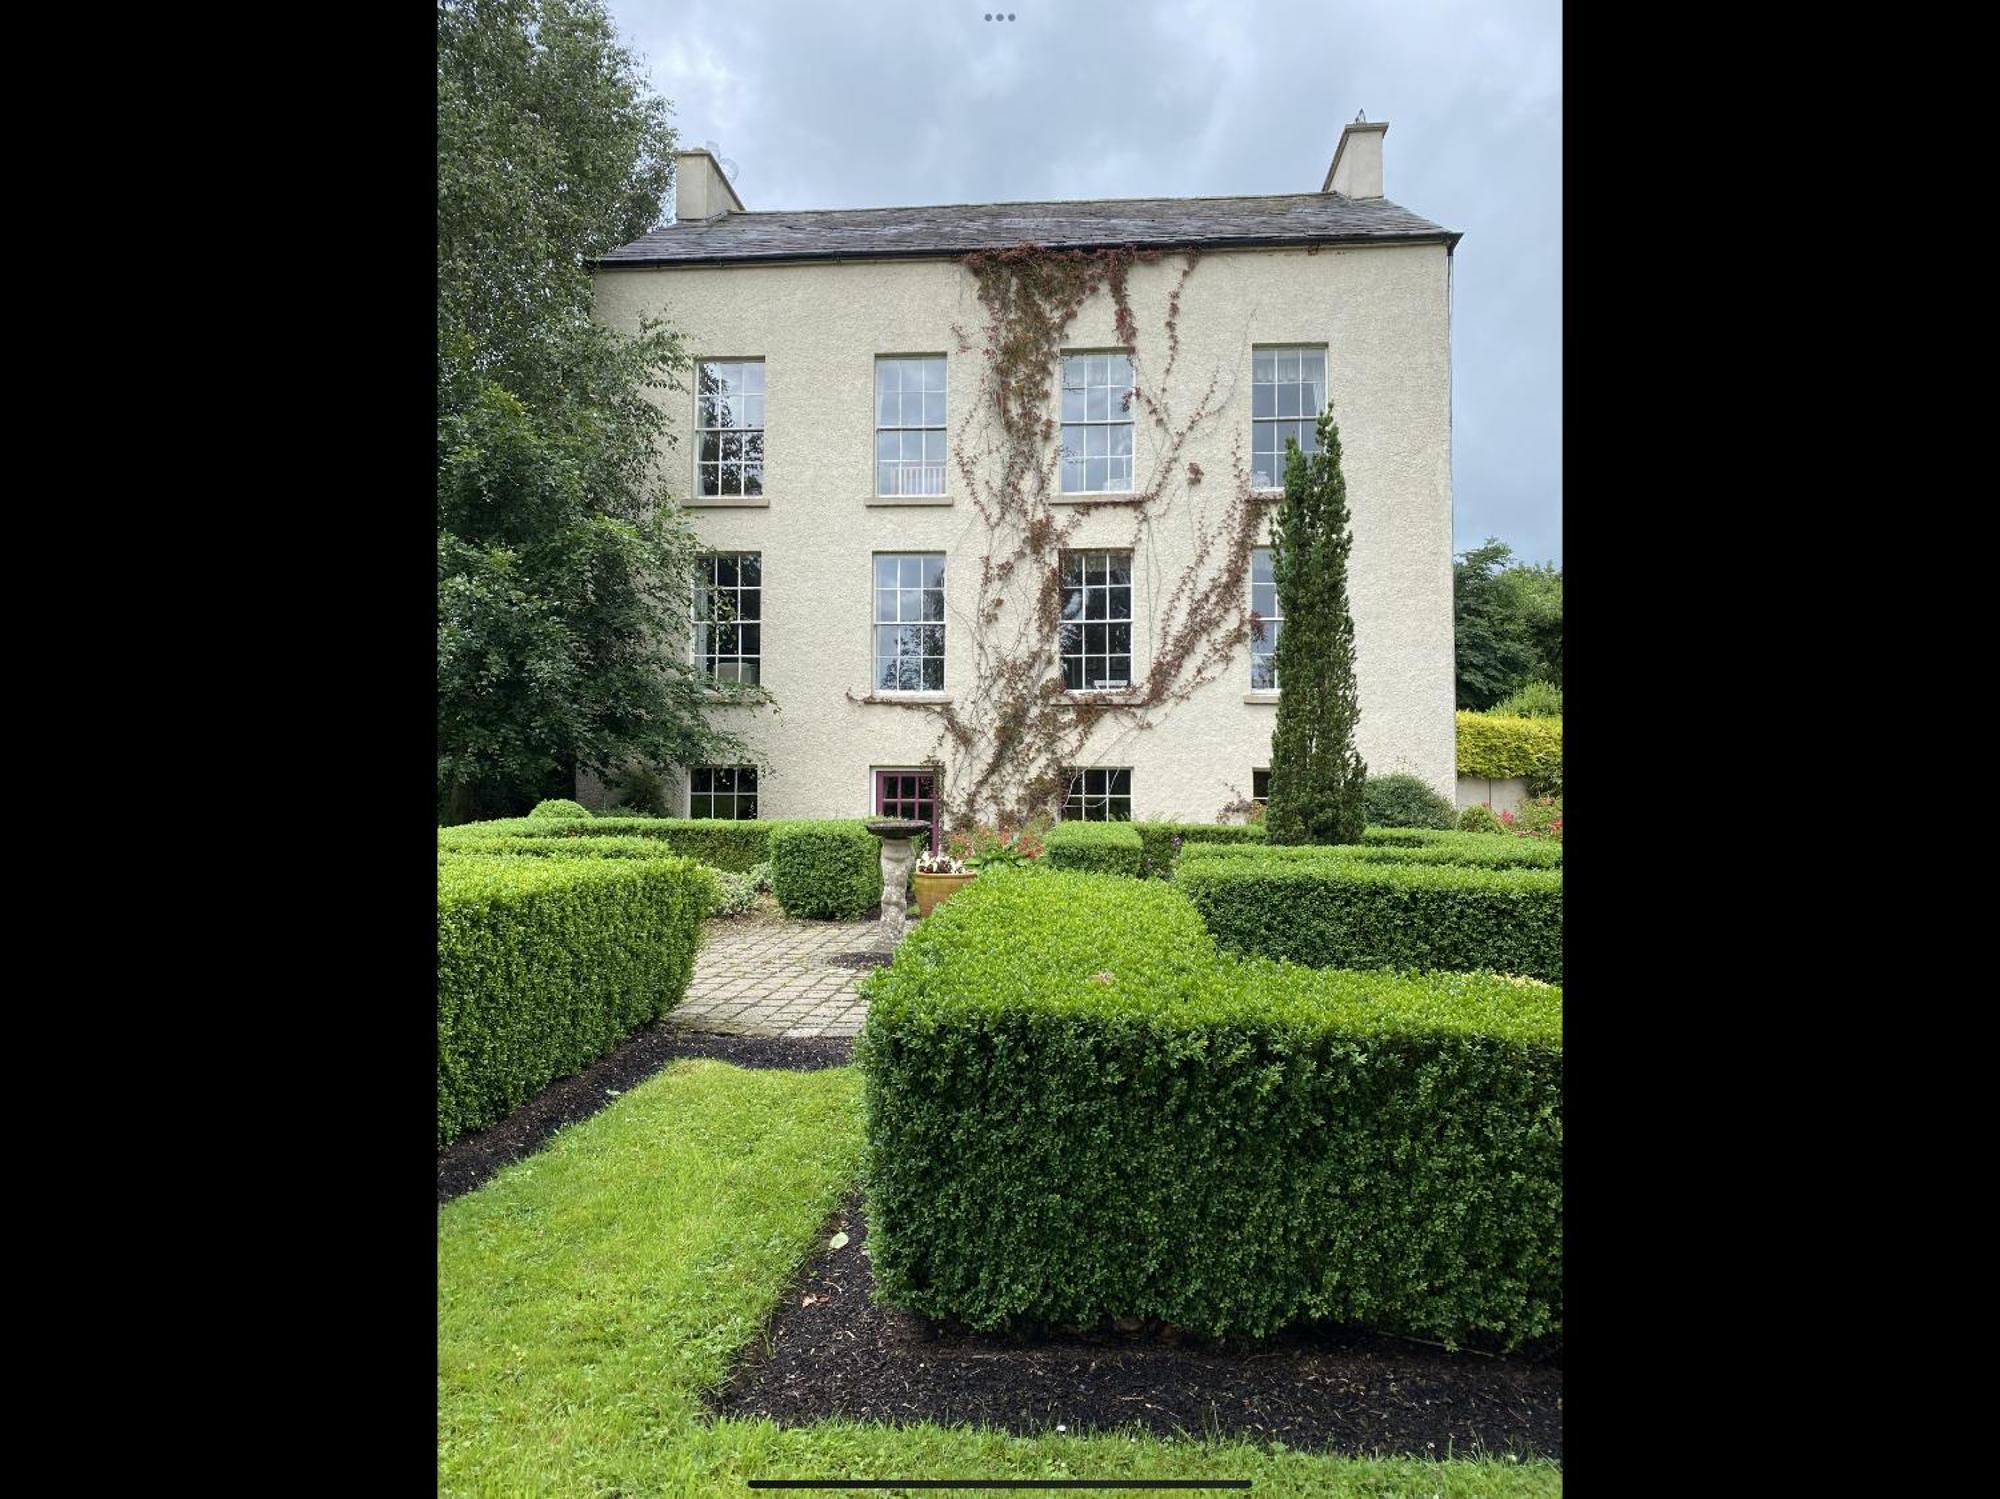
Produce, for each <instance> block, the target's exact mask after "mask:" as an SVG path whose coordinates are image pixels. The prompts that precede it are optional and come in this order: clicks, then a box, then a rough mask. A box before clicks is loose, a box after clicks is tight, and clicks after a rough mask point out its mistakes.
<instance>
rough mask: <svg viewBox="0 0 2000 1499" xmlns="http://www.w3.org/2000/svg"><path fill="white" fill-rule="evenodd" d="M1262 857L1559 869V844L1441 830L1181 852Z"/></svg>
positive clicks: (1202, 859) (1187, 859)
mask: <svg viewBox="0 0 2000 1499" xmlns="http://www.w3.org/2000/svg"><path fill="white" fill-rule="evenodd" d="M1237 858H1250V859H1266V860H1272V861H1277V862H1293V863H1297V862H1299V861H1301V860H1303V861H1306V862H1312V861H1315V860H1318V861H1324V860H1328V859H1347V860H1351V861H1358V862H1361V863H1364V864H1462V865H1466V866H1468V867H1470V868H1475V869H1560V868H1562V845H1561V844H1560V843H1549V842H1540V841H1536V840H1532V839H1527V838H1493V837H1489V836H1487V835H1485V834H1483V833H1445V834H1441V835H1439V836H1438V837H1437V838H1436V839H1435V840H1434V841H1432V842H1429V843H1388V844H1366V843H1363V844H1353V843H1347V844H1336V845H1333V846H1332V847H1321V846H1320V845H1318V844H1275V843H1274V844H1270V845H1268V846H1266V847H1262V848H1259V847H1255V846H1252V847H1241V846H1239V847H1235V848H1230V847H1225V846H1222V845H1218V844H1212V843H1197V844H1190V845H1189V846H1188V847H1187V848H1185V849H1183V850H1182V851H1181V867H1182V868H1184V869H1185V868H1187V867H1188V866H1189V865H1191V864H1195V863H1207V862H1209V861H1212V860H1215V859H1237Z"/></svg>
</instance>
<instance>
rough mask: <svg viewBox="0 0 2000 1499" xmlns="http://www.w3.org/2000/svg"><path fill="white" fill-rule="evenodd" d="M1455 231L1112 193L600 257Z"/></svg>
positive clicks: (763, 220) (800, 224) (1369, 201)
mask: <svg viewBox="0 0 2000 1499" xmlns="http://www.w3.org/2000/svg"><path fill="white" fill-rule="evenodd" d="M1459 238H1460V236H1459V235H1458V234H1456V233H1454V232H1452V231H1450V230H1448V229H1444V228H1442V227H1440V226H1439V225H1437V224H1433V223H1432V222H1431V221H1430V220H1429V219H1420V218H1418V217H1417V216H1416V215H1415V214H1413V213H1411V212H1410V211H1409V210H1408V209H1406V208H1400V207H1398V206H1397V205H1396V204H1394V203H1391V202H1389V201H1388V200H1387V199H1386V198H1347V197H1343V196H1341V195H1340V194H1339V193H1330V192H1329V193H1283V194H1279V195H1277V196H1273V197H1264V198H1117V199H1109V200H1105V201H1099V202H1078V203H956V204H949V205H946V206H943V207H936V208H827V209H813V210H808V211H799V212H782V211H781V212H776V213H729V214H720V215H717V216H716V217H714V218H710V219H702V220H699V221H697V222H694V223H687V224H673V225H670V226H668V227H667V228H665V229H656V230H654V231H653V232H652V233H651V234H647V235H643V236H641V237H640V238H638V239H635V240H633V241H632V243H631V244H629V245H621V246H620V247H619V248H618V249H616V250H613V251H611V252H609V253H608V254H606V255H604V256H603V257H602V258H601V259H600V260H599V261H598V264H599V265H604V266H648V265H704V264H716V263H722V262H733V261H770V260H835V259H841V260H845V259H852V258H863V259H865V258H874V257H897V256H905V257H908V256H925V255H964V254H967V253H968V252H970V251H973V250H1000V249H1006V248H1007V247H1009V246H1012V245H1018V244H1021V243H1023V242H1032V243H1035V244H1041V245H1049V246H1056V247H1062V248H1072V249H1097V248H1104V247H1107V246H1112V245H1138V246H1151V247H1156V248H1166V247H1169V246H1174V247H1181V246H1193V245H1199V246H1201V247H1202V248H1204V249H1229V248H1248V247H1250V246H1255V245H1332V244H1379V243H1385V242H1395V241H1419V242H1421V241H1429V242H1433V243H1442V244H1447V245H1455V244H1457V243H1458V240H1459Z"/></svg>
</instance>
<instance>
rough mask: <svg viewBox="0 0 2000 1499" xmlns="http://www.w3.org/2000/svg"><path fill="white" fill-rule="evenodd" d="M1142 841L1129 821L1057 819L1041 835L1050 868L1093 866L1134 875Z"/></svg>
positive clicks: (1106, 872)
mask: <svg viewBox="0 0 2000 1499" xmlns="http://www.w3.org/2000/svg"><path fill="white" fill-rule="evenodd" d="M1143 854H1144V844H1143V843H1142V842H1141V841H1140V837H1139V830H1138V829H1137V828H1135V827H1133V826H1132V824H1131V823H1129V822H1059V823H1057V824H1056V825H1055V826H1054V827H1052V828H1050V829H1049V830H1048V833H1047V834H1046V835H1045V836H1044V837H1043V839H1042V857H1043V859H1044V860H1046V861H1047V863H1048V866H1049V867H1050V868H1051V869H1092V870H1096V871H1098V872H1099V873H1100V874H1123V875H1131V876H1133V877H1137V875H1138V873H1139V868H1140V861H1141V859H1142V857H1143Z"/></svg>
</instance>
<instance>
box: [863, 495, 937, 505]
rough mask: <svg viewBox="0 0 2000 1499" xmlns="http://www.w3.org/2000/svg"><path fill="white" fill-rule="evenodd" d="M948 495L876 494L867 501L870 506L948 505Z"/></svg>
mask: <svg viewBox="0 0 2000 1499" xmlns="http://www.w3.org/2000/svg"><path fill="white" fill-rule="evenodd" d="M951 502H952V499H951V496H950V495H948V494H878V495H876V496H874V497H873V498H872V499H870V500H869V501H868V503H869V504H870V505H949V504H950V503H951Z"/></svg>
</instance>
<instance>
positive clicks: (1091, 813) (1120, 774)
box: [1062, 766, 1132, 822]
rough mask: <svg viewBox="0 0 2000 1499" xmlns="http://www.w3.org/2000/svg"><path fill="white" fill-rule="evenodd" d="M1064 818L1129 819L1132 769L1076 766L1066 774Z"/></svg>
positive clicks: (1065, 819)
mask: <svg viewBox="0 0 2000 1499" xmlns="http://www.w3.org/2000/svg"><path fill="white" fill-rule="evenodd" d="M1062 815H1063V821H1064V822H1130V821H1131V820H1132V770H1131V767H1130V766H1127V767H1126V768H1124V769H1123V770H1079V771H1074V772H1072V773H1071V775H1070V778H1069V795H1068V796H1067V797H1065V798H1064V799H1063V810H1062Z"/></svg>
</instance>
